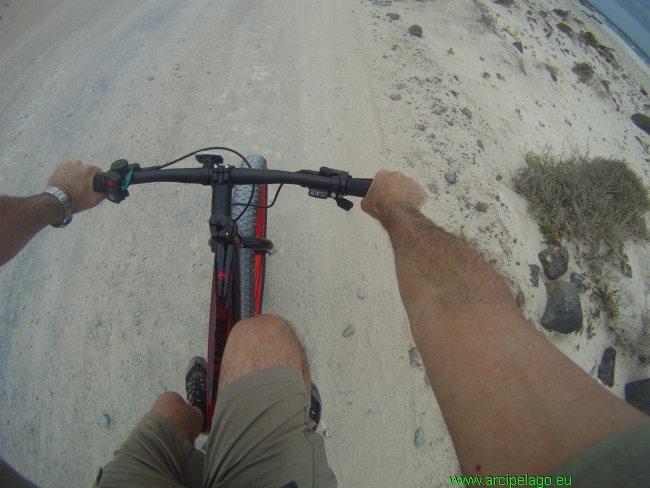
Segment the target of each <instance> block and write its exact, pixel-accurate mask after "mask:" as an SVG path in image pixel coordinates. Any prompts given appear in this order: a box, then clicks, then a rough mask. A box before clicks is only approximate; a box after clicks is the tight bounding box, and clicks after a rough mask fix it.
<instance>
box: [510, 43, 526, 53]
mask: <svg viewBox="0 0 650 488" xmlns="http://www.w3.org/2000/svg"><path fill="white" fill-rule="evenodd" d="M512 45H513V46H515V47H516V48H517V51H519V52H520V53H521V54H524V46H522V45H521V42H519V41H517V42H513V43H512Z"/></svg>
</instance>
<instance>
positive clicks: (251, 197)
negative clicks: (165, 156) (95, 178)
mask: <svg viewBox="0 0 650 488" xmlns="http://www.w3.org/2000/svg"><path fill="white" fill-rule="evenodd" d="M214 150H223V151H230V152H231V153H233V154H236V155H237V156H239V157H240V158H241V159H242V161H244V162H245V163H246V166H248V168H249V169H253V168H252V167H251V164H250V163H249V162H248V159H246V158H245V157H244V156H243V155H242V154H240V153H238V152H237V151H235V150H234V149H230V148H229V147H222V146H214V147H206V148H203V149H199V150H198V151H193V152H191V153H189V154H186V155H185V156H181V157H180V158H177V159H174V160H173V161H170V162H169V163H165V164H161V165H160V166H150V167H148V168H142V169H141V171H154V170H159V169H163V168H166V167H167V166H171V165H172V164H176V163H178V162H179V161H182V160H183V159H187V158H189V157H190V156H194V155H195V154H196V153H200V152H203V151H214ZM129 180H130V178H129ZM127 186H128V184H127ZM281 188H282V185H280V188H278V191H277V192H276V194H275V198H274V199H273V203H275V199H276V198H277V197H278V194H279V193H280V189H281ZM254 195H255V184H252V185H251V196H250V198H249V199H248V203H247V204H246V206H245V207H244V210H242V213H240V214H239V215H238V216H237V218H236V219H234V221H235V222H237V221H238V220H239V219H240V218H241V216H242V215H244V214H245V213H246V210H248V208H249V207H255V208H270V207H271V206H273V203H272V204H271V205H269V206H268V207H263V206H260V205H252V204H251V202H252V201H253V196H254ZM236 205H243V203H238V204H236Z"/></svg>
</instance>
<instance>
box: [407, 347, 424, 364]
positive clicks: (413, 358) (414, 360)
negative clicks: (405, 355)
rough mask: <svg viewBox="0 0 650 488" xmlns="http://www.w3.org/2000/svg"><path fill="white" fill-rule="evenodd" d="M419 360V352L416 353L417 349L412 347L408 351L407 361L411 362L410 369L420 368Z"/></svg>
mask: <svg viewBox="0 0 650 488" xmlns="http://www.w3.org/2000/svg"><path fill="white" fill-rule="evenodd" d="M420 359H421V357H420V351H418V348H417V347H412V348H411V349H409V361H410V362H411V368H421V367H422V362H421V361H420Z"/></svg>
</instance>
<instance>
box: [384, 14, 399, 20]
mask: <svg viewBox="0 0 650 488" xmlns="http://www.w3.org/2000/svg"><path fill="white" fill-rule="evenodd" d="M386 15H388V18H389V19H390V20H399V14H386Z"/></svg>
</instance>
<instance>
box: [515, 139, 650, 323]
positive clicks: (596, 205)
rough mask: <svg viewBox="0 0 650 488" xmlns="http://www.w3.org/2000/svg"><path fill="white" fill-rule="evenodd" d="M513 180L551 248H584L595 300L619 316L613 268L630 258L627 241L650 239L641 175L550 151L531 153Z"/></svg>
mask: <svg viewBox="0 0 650 488" xmlns="http://www.w3.org/2000/svg"><path fill="white" fill-rule="evenodd" d="M513 182H514V186H515V190H516V191H517V192H518V193H519V194H521V195H523V196H524V197H526V199H527V200H528V201H529V202H530V205H529V212H530V213H531V214H532V215H533V216H534V217H535V218H536V220H537V221H538V223H539V226H540V229H541V231H542V233H543V234H544V238H545V240H546V242H547V243H548V244H549V245H561V244H562V242H563V241H574V242H575V243H576V244H577V245H578V248H579V249H580V247H581V246H582V247H581V249H582V258H583V259H584V260H585V262H586V264H587V266H588V269H589V272H588V275H589V277H590V278H591V279H592V281H593V282H594V286H593V287H592V288H593V290H594V293H593V294H592V298H593V299H595V300H596V301H597V302H598V303H599V304H600V309H601V310H602V311H603V312H604V313H605V314H606V315H607V317H608V318H610V319H614V318H616V317H617V316H618V314H619V299H618V296H617V293H618V291H617V290H616V289H614V288H612V287H611V286H610V285H608V284H607V283H606V281H612V279H613V278H612V276H611V273H610V270H611V269H615V268H616V267H617V266H616V261H617V260H618V261H620V263H618V264H621V266H622V263H623V260H624V259H626V258H627V256H626V255H625V253H624V246H625V243H626V242H627V241H629V240H631V239H642V240H650V233H649V231H648V228H647V225H646V219H645V217H646V214H647V212H648V211H650V196H649V195H648V189H647V187H646V186H645V184H644V183H643V180H642V179H641V177H640V176H639V175H638V174H637V173H636V172H635V171H634V170H633V169H632V168H630V166H629V165H628V164H627V163H626V162H625V161H622V160H618V159H611V158H603V157H594V158H592V157H589V156H588V155H583V154H580V153H579V152H577V151H575V150H574V151H573V152H572V154H571V156H570V157H569V158H568V159H561V158H557V157H555V156H554V155H552V154H551V151H550V150H549V149H546V150H545V151H544V153H543V154H542V155H541V156H538V155H536V154H534V153H532V152H531V153H528V155H527V156H526V164H525V165H524V166H523V167H521V168H519V169H518V170H517V172H516V174H515V176H514V178H513Z"/></svg>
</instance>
